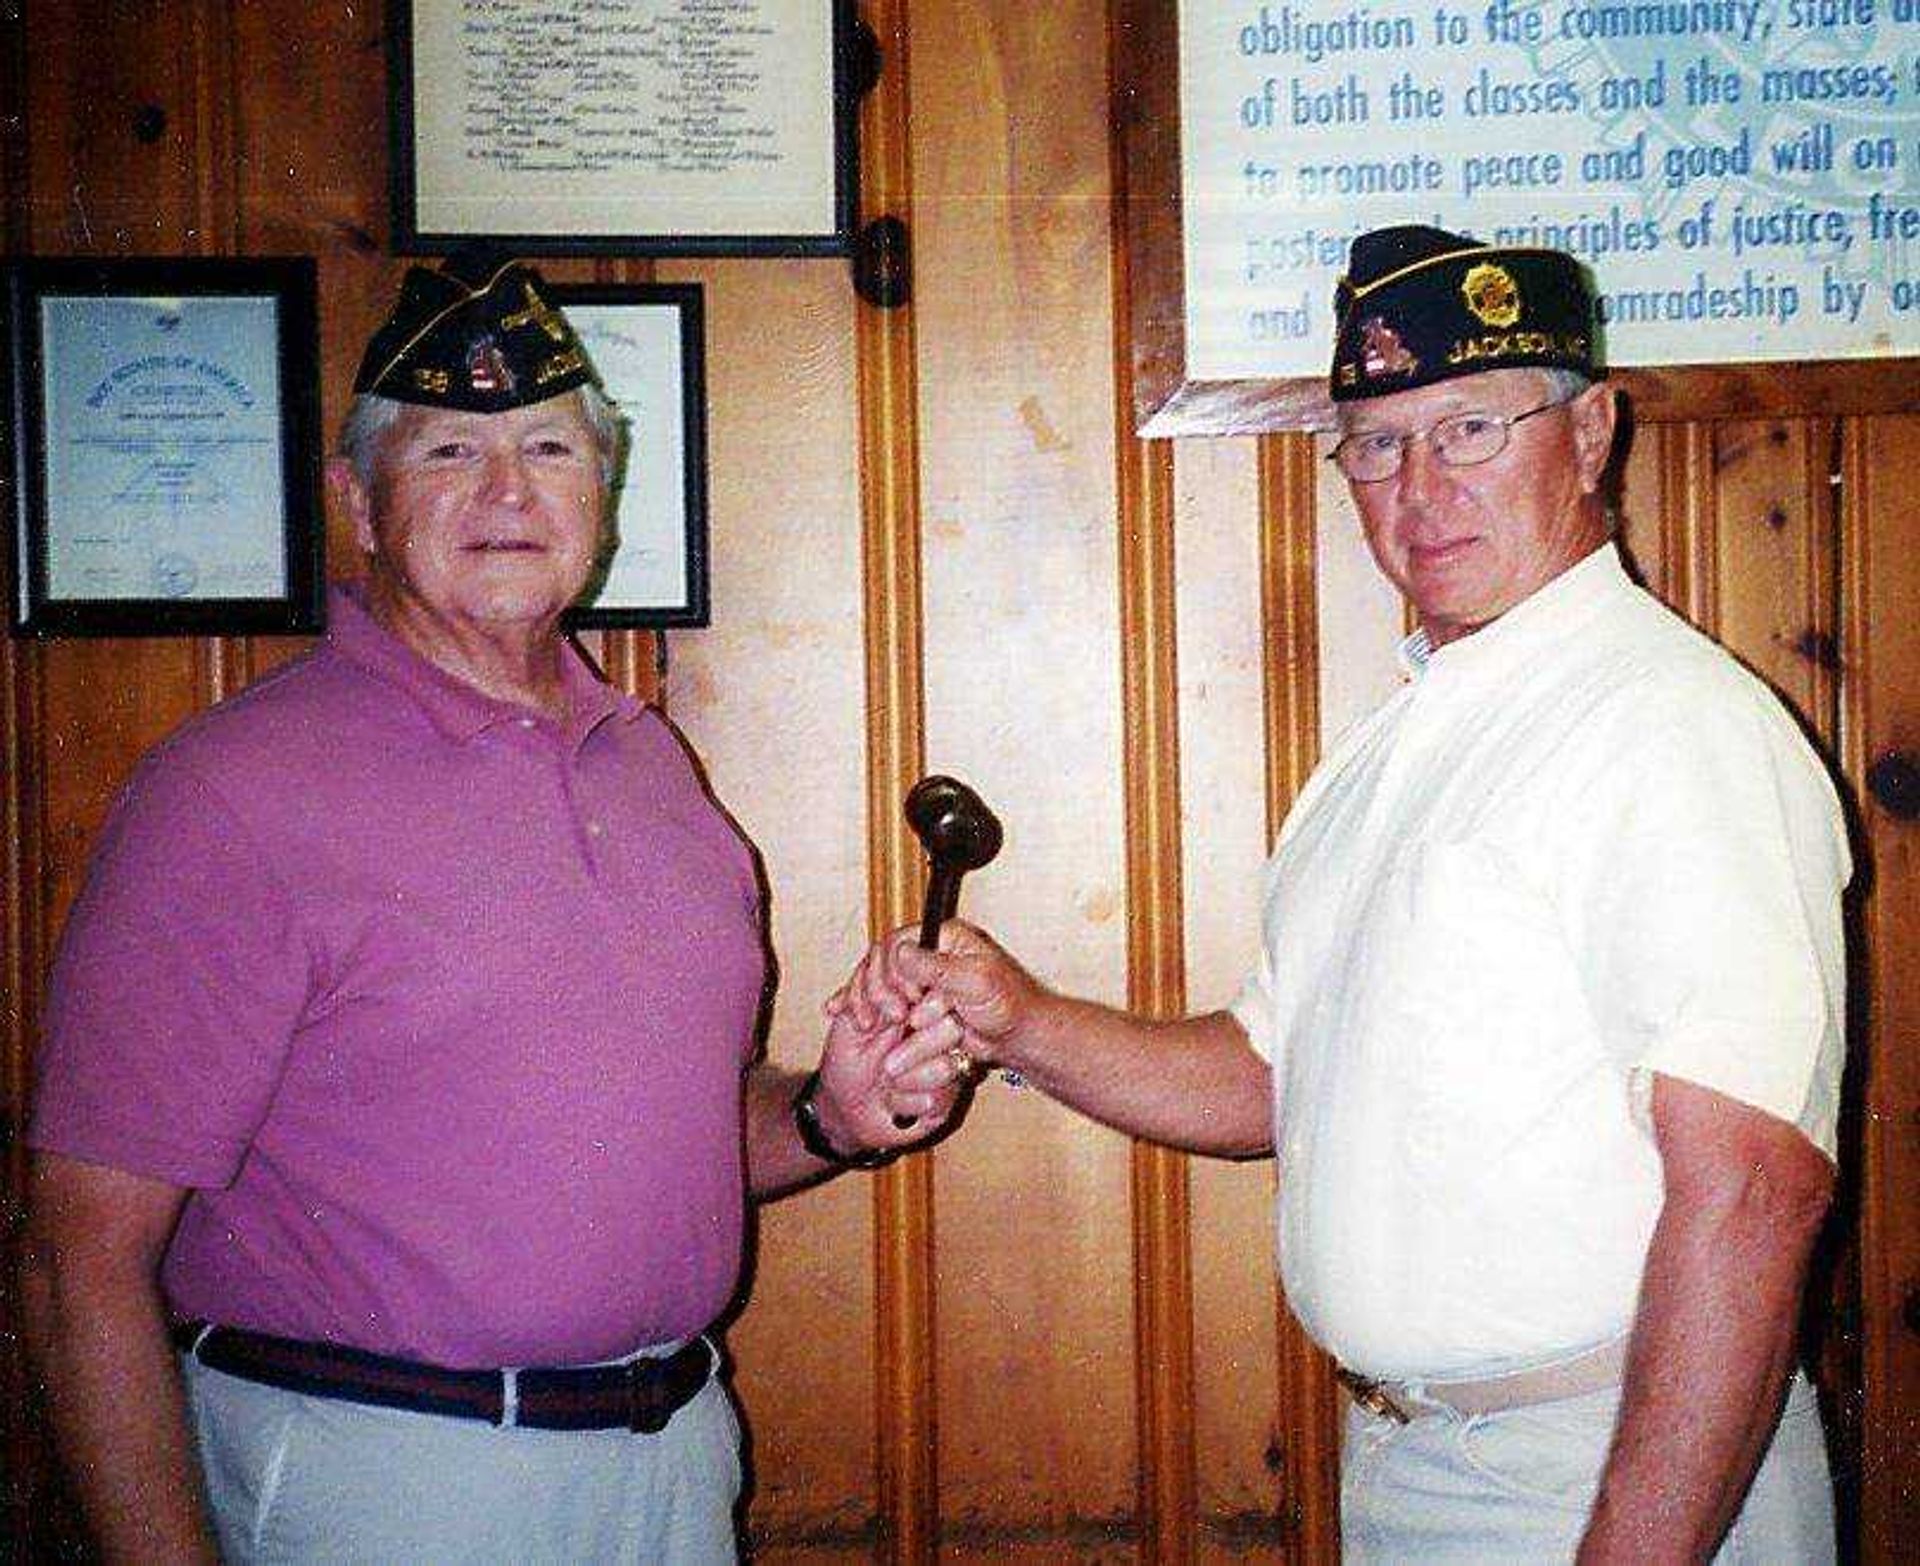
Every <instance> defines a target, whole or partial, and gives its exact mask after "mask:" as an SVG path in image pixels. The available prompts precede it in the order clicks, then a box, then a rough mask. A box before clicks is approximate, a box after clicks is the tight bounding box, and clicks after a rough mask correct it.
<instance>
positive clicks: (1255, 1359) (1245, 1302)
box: [1175, 440, 1284, 1561]
mask: <svg viewBox="0 0 1920 1566" xmlns="http://www.w3.org/2000/svg"><path fill="white" fill-rule="evenodd" d="M1256 454H1257V448H1256V445H1255V443H1254V442H1252V441H1244V440H1234V441H1225V440H1207V441H1189V442H1183V443H1182V444H1181V446H1180V448H1179V450H1178V453H1177V456H1176V461H1175V473H1176V487H1175V504H1176V518H1177V529H1176V535H1175V537H1176V546H1177V549H1178V556H1177V559H1178V583H1179V592H1178V610H1179V637H1180V762H1181V786H1180V795H1181V804H1182V810H1181V827H1182V845H1181V846H1182V853H1183V877H1184V884H1185V892H1186V895H1185V928H1186V955H1187V998H1188V1004H1189V1006H1190V1007H1191V1008H1192V1009H1193V1010H1196V1011H1206V1010H1213V1009H1216V1008H1218V1007H1221V1006H1224V1005H1226V1004H1227V1003H1228V1002H1229V1001H1230V1000H1232V998H1233V996H1234V994H1235V993H1236V991H1237V990H1238V989H1239V987H1240V984H1241V981H1242V980H1243V979H1244V978H1245V976H1246V974H1247V973H1248V971H1250V969H1251V967H1252V965H1253V963H1254V962H1255V961H1256V959H1257V956H1258V950H1259V929H1260V923H1259V921H1260V885H1261V867H1262V866H1263V864H1264V863H1265V860H1266V853H1267V831H1266V809H1265V798H1266V781H1265V760H1264V756H1263V753H1262V747H1260V746H1259V745H1257V744H1253V743H1250V739H1251V737H1252V736H1254V735H1257V734H1259V733H1260V732H1261V727H1262V692H1263V686H1264V681H1265V674H1266V667H1265V661H1266V656H1267V643H1266V640H1265V637H1264V636H1263V627H1262V620H1261V604H1260V556H1259V544H1260V539H1259V535H1258V532H1257V531H1256V530H1254V529H1250V528H1248V527H1245V526H1243V525H1240V523H1239V521H1238V519H1239V518H1242V517H1248V516H1254V515H1257V514H1258V507H1259V474H1258V471H1257V466H1256V462H1255V457H1256ZM1190 1178H1191V1201H1190V1205H1191V1212H1192V1220H1191V1232H1192V1247H1193V1299H1194V1325H1193V1342H1194V1368H1193V1375H1194V1449H1195V1451H1196V1453H1197V1454H1198V1476H1197V1478H1198V1522H1199V1539H1198V1558H1199V1559H1201V1560H1205V1561H1240V1560H1251V1561H1273V1560H1279V1559H1281V1555H1280V1553H1279V1549H1278V1541H1277V1534H1278V1526H1279V1525H1278V1522H1277V1519H1278V1518H1279V1516H1280V1515H1281V1510H1282V1506H1283V1504H1284V1502H1283V1499H1282V1497H1281V1494H1280V1486H1279V1480H1278V1468H1279V1466H1280V1463H1279V1459H1280V1451H1281V1448H1280V1429H1279V1425H1280V1419H1281V1417H1282V1414H1281V1410H1280V1409H1278V1408H1277V1406H1276V1404H1277V1398H1278V1385H1279V1381H1278V1377H1279V1371H1278V1365H1277V1358H1276V1340H1275V1332H1274V1324H1275V1321H1276V1319H1277V1313H1278V1311H1279V1308H1280V1307H1279V1300H1278V1290H1277V1287H1276V1284H1275V1279H1274V1267H1273V1247H1272V1242H1271V1239H1270V1236H1271V1234H1272V1228H1273V1193H1274V1166H1273V1163H1272V1161H1271V1160H1269V1159H1259V1160H1255V1161H1252V1162H1247V1163H1229V1162H1225V1161H1221V1160H1214V1159H1194V1160H1193V1161H1192V1166H1191V1171H1190Z"/></svg>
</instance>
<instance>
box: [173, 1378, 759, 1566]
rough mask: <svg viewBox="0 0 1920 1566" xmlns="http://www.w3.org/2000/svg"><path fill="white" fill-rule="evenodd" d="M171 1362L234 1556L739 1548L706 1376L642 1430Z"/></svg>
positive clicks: (353, 1557) (465, 1557)
mask: <svg viewBox="0 0 1920 1566" xmlns="http://www.w3.org/2000/svg"><path fill="white" fill-rule="evenodd" d="M181 1368H182V1373H183V1374H184V1376H185V1377H186V1385H187V1397H188V1405H189V1410H190V1416H191V1420H192V1424H193V1433H194V1438H195V1440H196V1441H197V1442H198V1444H199V1449H200V1459H201V1466H202V1467H203V1468H204V1469H205V1471H206V1481H207V1493H208V1499H209V1501H210V1503H211V1506H212V1509H213V1517H214V1525H215V1528H216V1530H217V1531H218V1533H219V1538H220V1553H221V1556H222V1558H223V1559H224V1560H225V1561H227V1562H229V1563H232V1566H244V1563H252V1562H261V1563H265V1562H309V1561H326V1562H336V1561H337V1562H364V1563H367V1566H401V1563H406V1562H433V1563H436V1566H440V1563H453V1562H502V1563H506V1562H512V1563H515V1566H534V1563H540V1562H567V1563H573V1562H594V1563H598V1562H602V1561H622V1562H636V1563H638V1562H644V1563H646V1566H658V1563H665V1566H710V1563H716V1562H732V1561H734V1560H736V1559H737V1554H736V1548H735V1535H734V1519H733V1509H734V1503H735V1502H736V1501H737V1500H738V1498H739V1494H740V1426H739V1423H738V1421H737V1420H736V1419H735V1417H734V1411H733V1405H732V1403H731V1401H730V1400H729V1398H728V1396H727V1391H726V1388H725V1387H724V1386H723V1385H722V1384H721V1383H720V1381H719V1379H718V1378H717V1377H716V1378H715V1379H714V1380H711V1381H709V1382H708V1383H707V1385H706V1387H705V1388H704V1389H703V1390H702V1391H701V1392H700V1393H698V1394H697V1395H696V1396H695V1397H694V1399H693V1401H692V1402H690V1403H688V1404H687V1405H686V1407H684V1408H682V1409H681V1410H680V1411H679V1413H677V1414H675V1415H674V1417H673V1419H672V1421H671V1422H670V1423H669V1424H668V1425H667V1427H666V1429H664V1430H662V1431H661V1432H660V1433H659V1434H658V1435H636V1434H633V1433H631V1432H628V1431H625V1430H519V1429H501V1428H499V1427H497V1426H494V1425H489V1424H484V1423H482V1422H480V1421H479V1420H472V1419H449V1418H445V1417H442V1416H440V1415H436V1414H415V1413H406V1412H402V1411H400V1410H397V1409H386V1408H369V1407H367V1406H365V1405H363V1404H358V1403H344V1402H340V1401H338V1400H336V1399H333V1398H319V1397H305V1396H302V1395H301V1394H299V1393H296V1392H283V1391H281V1390H280V1389H279V1388H277V1387H269V1386H262V1385H260V1384H259V1383H258V1382H254V1381H245V1380H242V1379H240V1378H239V1377H237V1376H229V1375H225V1374H223V1373H222V1372H220V1371H217V1370H209V1369H207V1368H206V1367H205V1366H204V1365H200V1364H198V1363H197V1362H195V1361H193V1360H191V1359H185V1360H183V1361H182V1365H181Z"/></svg>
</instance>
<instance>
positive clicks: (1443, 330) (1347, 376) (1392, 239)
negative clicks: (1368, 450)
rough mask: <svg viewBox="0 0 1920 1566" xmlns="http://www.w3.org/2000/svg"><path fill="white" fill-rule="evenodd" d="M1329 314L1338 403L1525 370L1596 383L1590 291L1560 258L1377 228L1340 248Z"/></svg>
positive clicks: (1416, 228) (1420, 229)
mask: <svg viewBox="0 0 1920 1566" xmlns="http://www.w3.org/2000/svg"><path fill="white" fill-rule="evenodd" d="M1333 314H1334V322H1335V326H1334V339H1333V377H1332V388H1331V389H1332V393H1333V400H1334V401H1335V402H1352V401H1355V400H1357V399H1359V398H1362V397H1384V396H1386V395H1387V394H1388V393H1389V392H1398V391H1408V390H1411V389H1412V388H1413V387H1416V386H1429V385H1431V384H1432V383H1433V382H1435V381H1444V380H1449V379H1451V378H1452V377H1454V376H1456V375H1476V374H1478V373H1479V372H1480V371H1482V370H1506V369H1517V368H1521V367H1523V366H1529V365H1537V366H1544V367H1548V368H1558V369H1567V370H1578V371H1580V372H1581V374H1583V375H1587V376H1598V375H1599V374H1600V369H1599V361H1598V355H1597V353H1596V350H1595V344H1594V320H1593V294H1592V292H1591V290H1590V289H1589V288H1588V286H1587V280H1586V275H1585V273H1584V272H1583V271H1582V269H1581V267H1580V263H1579V262H1577V261H1575V260H1574V259H1573V257H1572V256H1570V255H1567V254H1566V253H1565V252H1564V251H1560V250H1535V249H1527V248H1521V247H1502V246H1498V245H1483V244H1481V243H1480V241H1478V240H1477V239H1469V238H1467V237H1466V236H1465V235H1463V234H1449V233H1448V232H1447V231H1446V230H1445V229H1441V228H1428V227H1426V226H1424V225H1422V224H1406V225H1403V226H1400V227H1396V228H1377V229H1374V230H1373V231H1372V232H1370V233H1366V234H1362V235H1360V236H1359V238H1357V239H1355V240H1354V242H1353V247H1352V249H1351V250H1349V251H1348V253H1347V275H1346V276H1345V277H1343V278H1341V279H1340V283H1339V286H1338V287H1336V288H1335V290H1334V294H1333Z"/></svg>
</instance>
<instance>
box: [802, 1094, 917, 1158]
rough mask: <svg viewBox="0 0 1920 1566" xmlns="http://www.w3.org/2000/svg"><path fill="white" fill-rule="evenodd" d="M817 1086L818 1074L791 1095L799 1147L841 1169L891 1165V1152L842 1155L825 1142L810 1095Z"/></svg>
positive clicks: (817, 1112) (878, 1149)
mask: <svg viewBox="0 0 1920 1566" xmlns="http://www.w3.org/2000/svg"><path fill="white" fill-rule="evenodd" d="M819 1086H820V1073H819V1072H817V1071H815V1072H813V1073H811V1074H810V1075H809V1076H808V1077H807V1080H806V1081H805V1082H803V1083H801V1084H800V1091H799V1092H798V1093H797V1094H795V1095H794V1100H793V1125H794V1129H795V1130H797V1131H798V1132H799V1133H800V1145H801V1146H802V1147H804V1148H805V1149H806V1150H807V1151H808V1152H809V1153H811V1154H813V1156H814V1157H815V1158H823V1159H825V1160H826V1161H827V1162H828V1163H830V1164H834V1165H836V1166H837V1167H839V1168H841V1169H878V1168H879V1167H880V1166H881V1165H882V1164H887V1163H892V1162H893V1150H892V1149H891V1148H876V1149H874V1150H873V1151H872V1152H866V1153H843V1152H841V1151H840V1149H839V1148H837V1147H835V1146H834V1145H833V1143H832V1142H830V1141H829V1140H828V1139H827V1128H826V1127H825V1126H823V1125H821V1124H820V1106H819V1105H818V1104H816V1103H815V1102H814V1101H813V1095H814V1092H815V1090H816V1089H818V1088H819Z"/></svg>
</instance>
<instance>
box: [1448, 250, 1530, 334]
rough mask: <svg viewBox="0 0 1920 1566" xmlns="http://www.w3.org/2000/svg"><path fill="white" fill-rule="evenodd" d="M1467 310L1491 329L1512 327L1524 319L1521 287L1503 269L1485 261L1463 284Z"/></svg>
mask: <svg viewBox="0 0 1920 1566" xmlns="http://www.w3.org/2000/svg"><path fill="white" fill-rule="evenodd" d="M1460 292H1461V293H1462V294H1463V295H1464V296H1465V297H1466V301H1467V308H1468V309H1469V310H1471V311H1472V312H1473V313H1474V314H1475V315H1477V316H1479V317H1480V319H1481V320H1482V321H1484V322H1486V324H1487V325H1488V326H1511V325H1513V323H1514V322H1515V321H1517V320H1519V319H1520V287H1519V285H1518V284H1517V283H1515V282H1514V280H1513V274H1512V273H1511V272H1509V271H1508V270H1507V269H1506V268H1505V267H1503V266H1495V265H1494V264H1493V263H1492V262H1491V261H1482V262H1481V263H1480V264H1479V265H1478V266H1475V267H1471V268H1469V269H1468V271H1467V275H1466V276H1465V277H1464V278H1462V279H1461V281H1460Z"/></svg>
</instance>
